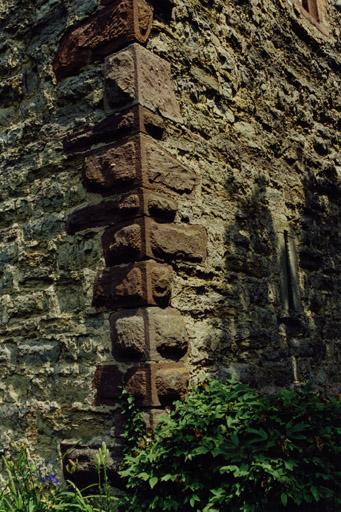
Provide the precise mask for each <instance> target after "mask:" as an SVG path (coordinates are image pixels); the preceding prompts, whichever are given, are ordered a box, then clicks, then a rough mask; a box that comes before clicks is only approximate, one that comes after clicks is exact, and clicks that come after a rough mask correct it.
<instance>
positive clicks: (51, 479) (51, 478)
mask: <svg viewBox="0 0 341 512" xmlns="http://www.w3.org/2000/svg"><path fill="white" fill-rule="evenodd" d="M41 481H42V483H43V484H50V485H55V486H56V487H58V485H60V480H59V479H58V478H57V477H56V475H53V474H50V475H46V476H44V477H42V478H41Z"/></svg>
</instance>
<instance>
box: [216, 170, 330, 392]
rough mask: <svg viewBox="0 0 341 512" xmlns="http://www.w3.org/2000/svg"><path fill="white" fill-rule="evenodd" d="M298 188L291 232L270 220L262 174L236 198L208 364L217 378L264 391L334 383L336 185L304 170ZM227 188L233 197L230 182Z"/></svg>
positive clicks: (326, 174) (323, 174) (326, 176)
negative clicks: (301, 200)
mask: <svg viewBox="0 0 341 512" xmlns="http://www.w3.org/2000/svg"><path fill="white" fill-rule="evenodd" d="M302 186H303V187H304V196H305V204H304V205H302V208H301V210H300V211H299V219H298V220H297V222H295V224H293V226H292V227H289V226H288V224H287V225H286V226H285V227H283V225H282V226H279V225H278V222H276V221H275V220H274V216H276V213H277V212H276V211H275V212H274V213H273V209H270V205H269V200H268V194H267V192H268V191H267V179H266V177H264V176H259V177H258V178H256V179H255V180H254V184H253V186H252V188H251V189H250V191H249V193H246V194H245V195H244V196H243V197H242V198H241V197H240V195H238V208H237V211H236V213H235V217H234V219H235V221H234V223H233V224H232V225H230V226H229V227H228V228H227V230H226V233H225V245H226V265H225V280H226V284H227V286H228V292H227V294H226V303H225V304H224V306H222V307H221V308H220V310H219V311H218V312H217V314H218V316H219V318H220V325H221V329H222V331H223V332H224V335H223V337H222V338H221V339H220V342H219V345H218V348H217V350H216V352H215V354H214V358H213V359H214V361H215V371H216V373H217V374H218V375H219V376H220V377H222V378H225V377H228V376H235V377H237V378H239V379H241V380H242V381H245V382H248V383H250V384H251V385H254V386H258V387H261V388H266V389H268V390H271V389H274V388H276V387H281V386H288V385H291V384H302V383H304V382H308V381H309V382H312V383H313V384H316V385H318V386H319V387H321V388H329V389H330V388H333V387H334V388H335V387H336V386H337V369H338V364H339V363H338V359H339V352H340V350H339V345H340V341H339V340H338V335H337V332H339V330H340V314H339V313H338V311H340V307H337V299H338V300H339V302H340V297H339V295H338V290H340V257H339V256H338V254H340V217H339V206H340V186H339V185H338V186H337V176H336V175H335V172H333V171H331V170H330V169H329V170H327V171H323V172H320V173H318V174H317V175H314V173H312V172H311V173H308V174H307V177H306V178H305V180H304V183H303V185H302ZM226 188H227V191H228V193H229V194H230V195H231V196H232V197H233V196H235V195H236V189H235V184H234V181H233V179H229V180H227V184H226ZM337 271H338V273H337ZM338 274H339V275H338ZM339 306H340V304H339ZM207 345H208V346H209V345H210V343H208V344H207Z"/></svg>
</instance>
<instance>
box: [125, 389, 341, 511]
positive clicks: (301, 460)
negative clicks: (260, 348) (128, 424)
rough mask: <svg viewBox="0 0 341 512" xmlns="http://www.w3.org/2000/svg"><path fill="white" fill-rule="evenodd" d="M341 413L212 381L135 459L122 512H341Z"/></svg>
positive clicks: (313, 399)
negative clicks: (153, 511)
mask: <svg viewBox="0 0 341 512" xmlns="http://www.w3.org/2000/svg"><path fill="white" fill-rule="evenodd" d="M340 412H341V403H340V401H337V400H329V401H328V400H324V399H323V398H321V397H320V396H319V395H317V394H315V393H313V392H312V391H309V390H304V389H302V390H292V389H286V390H283V391H281V392H279V393H278V394H276V395H272V396H266V397H265V396H262V395H261V394H259V393H258V392H257V391H255V390H253V389H251V388H249V387H248V386H246V385H243V384H237V383H228V384H223V383H221V382H218V381H215V380H213V381H211V382H208V383H205V384H203V385H202V386H201V387H200V388H199V389H197V390H195V391H194V390H193V391H192V392H190V393H189V394H188V395H187V396H186V397H185V398H184V400H183V401H179V402H177V403H176V405H175V408H174V410H173V411H172V412H171V413H170V414H169V415H168V416H165V417H163V419H162V420H161V422H160V425H159V428H158V429H157V431H156V433H155V436H154V437H153V438H149V437H145V438H144V439H139V440H138V441H137V443H136V447H135V449H134V450H133V451H132V452H131V453H130V454H129V455H127V456H126V458H125V469H124V471H123V473H122V474H123V475H124V477H125V478H127V488H128V497H127V499H126V502H125V503H124V507H123V508H122V510H129V511H136V510H139V511H143V510H146V511H151V510H155V511H158V512H159V511H168V510H169V511H181V512H187V511H188V512H189V511H196V512H197V511H202V512H220V511H229V512H256V511H259V512H274V511H281V510H283V511H284V510H287V511H299V512H302V511H305V510H309V511H312V510H316V511H317V510H318V511H319V512H321V511H322V510H323V511H328V512H332V511H335V512H336V511H337V510H340V507H341V499H340V496H341V495H340V491H341V479H340V477H341V472H340V469H341V468H340V451H341V448H340V447H341V443H340V434H341V429H340V427H341V423H340V421H341V415H340Z"/></svg>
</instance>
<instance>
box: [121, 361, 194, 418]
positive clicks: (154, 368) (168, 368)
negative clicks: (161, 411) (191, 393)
mask: <svg viewBox="0 0 341 512" xmlns="http://www.w3.org/2000/svg"><path fill="white" fill-rule="evenodd" d="M188 379H189V377H188V371H187V369H186V367H185V366H184V365H182V364H180V363H147V364H145V365H142V366H136V367H135V368H132V369H131V370H129V371H128V372H127V375H126V379H125V380H126V386H127V390H128V391H129V392H130V393H131V394H132V395H133V396H135V398H136V400H137V404H138V405H139V406H140V407H147V408H156V407H163V406H166V405H168V404H170V403H172V402H173V401H174V400H176V399H178V398H180V397H181V396H182V394H183V393H185V392H186V389H187V385H188Z"/></svg>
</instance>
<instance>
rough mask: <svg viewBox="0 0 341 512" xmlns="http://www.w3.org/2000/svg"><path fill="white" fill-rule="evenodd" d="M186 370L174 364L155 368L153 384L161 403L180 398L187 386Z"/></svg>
mask: <svg viewBox="0 0 341 512" xmlns="http://www.w3.org/2000/svg"><path fill="white" fill-rule="evenodd" d="M188 379H189V376H188V371H187V369H186V368H185V367H181V366H179V365H175V364H165V365H160V366H159V367H158V368H157V370H156V378H155V384H156V389H157V394H158V397H159V400H160V403H161V405H168V404H169V403H171V402H173V401H174V400H177V399H178V398H181V397H182V396H183V395H184V394H185V392H186V389H187V386H188Z"/></svg>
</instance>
